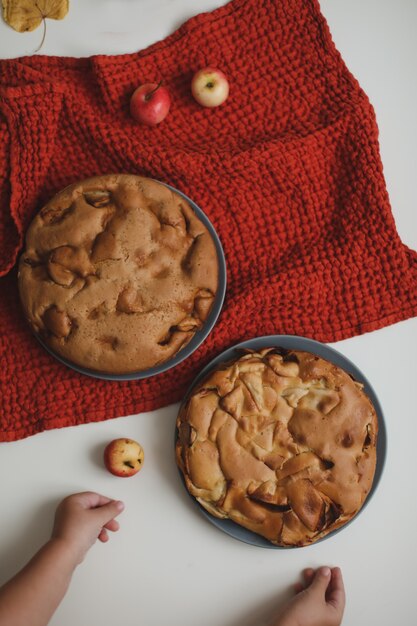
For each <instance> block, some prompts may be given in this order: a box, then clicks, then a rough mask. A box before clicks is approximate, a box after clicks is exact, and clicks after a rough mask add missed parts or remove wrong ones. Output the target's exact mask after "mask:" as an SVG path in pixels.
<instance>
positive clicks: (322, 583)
mask: <svg viewBox="0 0 417 626" xmlns="http://www.w3.org/2000/svg"><path fill="white" fill-rule="evenodd" d="M330 578H331V571H330V567H319V569H318V570H316V572H315V574H314V577H313V580H312V581H311V585H310V586H309V587H308V589H307V593H310V592H311V593H318V594H320V595H323V600H324V598H325V594H326V590H327V587H328V585H329V582H330Z"/></svg>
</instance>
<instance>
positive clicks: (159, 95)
mask: <svg viewBox="0 0 417 626" xmlns="http://www.w3.org/2000/svg"><path fill="white" fill-rule="evenodd" d="M170 106H171V97H170V95H169V91H168V89H167V88H166V87H163V86H162V84H161V83H159V84H156V83H146V84H145V85H141V86H140V87H138V88H137V89H136V90H135V91H134V92H133V95H132V97H131V98H130V114H131V116H132V117H133V118H134V119H135V120H136V121H137V122H142V124H147V125H148V126H156V125H157V124H160V123H161V122H162V120H164V119H165V118H166V116H167V115H168V111H169V107H170Z"/></svg>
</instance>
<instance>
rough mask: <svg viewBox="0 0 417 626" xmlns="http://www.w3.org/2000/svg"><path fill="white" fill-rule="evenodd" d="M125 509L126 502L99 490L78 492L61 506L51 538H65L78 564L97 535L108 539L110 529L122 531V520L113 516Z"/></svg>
mask: <svg viewBox="0 0 417 626" xmlns="http://www.w3.org/2000/svg"><path fill="white" fill-rule="evenodd" d="M123 509H124V504H123V502H119V501H116V500H111V499H110V498H106V497H105V496H101V495H99V494H98V493H94V492H91V491H86V492H84V493H75V494H73V495H71V496H68V497H67V498H65V499H64V500H62V502H61V503H60V504H59V505H58V508H57V510H56V513H55V522H54V528H53V531H52V539H59V540H63V541H64V542H65V544H66V546H67V547H68V548H69V549H70V550H71V551H72V553H73V555H74V558H75V560H76V563H77V564H78V563H81V561H82V560H83V559H84V557H85V555H86V553H87V551H88V550H89V549H90V548H91V546H92V545H93V544H94V543H95V541H96V539H97V538H98V539H100V541H102V542H106V541H108V539H109V536H108V533H107V531H108V530H110V531H112V532H114V531H116V530H119V523H118V522H117V521H116V520H115V519H114V518H115V517H117V515H119V514H120V513H121V512H122V511H123Z"/></svg>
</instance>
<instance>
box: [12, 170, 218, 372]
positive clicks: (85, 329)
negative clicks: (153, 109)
mask: <svg viewBox="0 0 417 626" xmlns="http://www.w3.org/2000/svg"><path fill="white" fill-rule="evenodd" d="M217 286H218V260H217V253H216V249H215V245H214V242H213V239H212V237H211V235H210V233H209V231H208V230H207V228H206V227H205V225H204V224H203V223H202V222H201V221H200V220H199V219H198V217H197V216H196V215H195V213H194V212H193V210H192V209H191V207H190V206H189V204H188V203H187V202H186V201H185V200H184V199H183V198H182V197H181V196H179V195H178V194H176V193H174V192H172V191H171V190H170V189H168V188H167V187H165V186H164V185H162V184H160V183H158V182H156V181H153V180H151V179H148V178H143V177H140V176H133V175H125V174H114V175H108V176H97V177H94V178H90V179H88V180H85V181H82V182H80V183H76V184H74V185H71V186H70V187H67V188H66V189H64V190H63V191H61V192H60V193H58V194H57V195H56V196H55V197H54V198H52V200H51V201H50V202H48V203H47V204H46V205H45V206H44V207H43V209H41V211H40V212H39V214H38V215H37V216H36V217H35V219H34V220H33V222H32V224H31V225H30V227H29V229H28V232H27V236H26V250H25V252H24V253H23V255H22V257H21V259H20V264H19V291H20V296H21V301H22V304H23V309H24V312H25V315H26V317H27V319H28V321H29V324H30V325H31V327H32V328H33V330H34V331H35V332H37V333H39V334H40V336H41V337H42V339H43V340H44V341H45V343H46V344H47V345H48V346H49V347H51V348H52V349H53V350H54V351H55V352H56V353H58V354H59V355H61V356H62V357H64V358H66V359H68V360H69V361H71V362H73V363H75V364H77V365H80V366H82V367H86V368H90V369H93V370H95V371H100V372H106V373H113V374H120V373H128V372H134V371H140V370H144V369H147V368H149V367H152V366H155V365H157V364H159V363H162V362H164V361H167V360H168V359H170V358H171V357H172V356H174V355H175V354H176V353H177V352H178V351H179V350H180V349H181V348H183V347H184V346H185V345H186V344H187V343H188V342H189V340H190V339H191V338H192V337H193V335H194V334H195V332H196V331H197V330H198V329H199V328H201V326H202V325H203V323H204V321H205V320H206V318H207V316H208V314H209V312H210V310H211V307H212V304H213V302H214V298H215V294H216V291H217Z"/></svg>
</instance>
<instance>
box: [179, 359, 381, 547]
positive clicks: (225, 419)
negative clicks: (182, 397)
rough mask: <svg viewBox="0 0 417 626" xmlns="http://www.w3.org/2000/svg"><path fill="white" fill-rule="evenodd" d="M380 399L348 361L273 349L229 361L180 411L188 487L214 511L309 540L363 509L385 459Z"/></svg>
mask: <svg viewBox="0 0 417 626" xmlns="http://www.w3.org/2000/svg"><path fill="white" fill-rule="evenodd" d="M377 431H378V425H377V417H376V413H375V410H374V407H373V405H372V403H371V401H370V400H369V398H368V397H367V395H366V394H365V392H364V391H363V388H362V385H361V384H359V383H358V382H356V381H355V380H353V379H352V378H351V376H349V374H347V373H346V372H345V371H344V370H342V369H341V368H339V367H337V366H336V365H334V364H332V363H330V362H329V361H326V360H325V359H322V358H320V357H318V356H315V355H313V354H311V353H309V352H300V351H292V350H289V351H288V350H283V349H279V348H270V349H264V350H260V351H259V352H249V353H246V354H244V355H243V356H242V357H241V358H239V359H237V360H236V361H234V362H230V363H227V364H224V365H222V366H221V367H220V368H219V369H217V370H216V371H214V372H213V373H211V374H210V375H209V376H208V377H207V378H206V380H204V381H203V382H202V383H200V384H199V385H198V386H197V388H196V389H194V390H193V391H192V392H191V395H190V396H189V398H188V399H187V401H186V403H185V404H184V406H183V407H182V408H181V410H180V413H179V416H178V419H177V432H178V436H177V445H176V455H177V462H178V465H179V467H180V469H181V471H182V473H183V475H184V479H185V484H186V486H187V489H188V491H189V492H190V494H192V495H193V496H194V497H195V498H196V499H197V500H198V502H199V503H200V504H201V505H202V506H203V507H204V508H205V509H206V510H207V511H208V512H209V513H211V514H212V515H214V516H216V517H219V518H229V519H231V520H233V521H234V522H237V523H238V524H240V525H241V526H244V527H245V528H247V529H249V530H251V531H253V532H255V533H258V534H259V535H262V536H263V537H265V538H266V539H268V540H269V541H271V542H272V543H274V544H276V545H279V546H304V545H308V544H310V543H312V542H314V541H316V540H317V539H320V538H321V537H323V536H325V535H326V534H328V533H330V532H331V531H333V530H335V529H336V528H339V527H340V526H342V525H344V524H346V522H348V521H349V520H350V519H351V518H352V517H353V516H354V515H355V514H356V513H357V512H358V511H359V509H360V508H361V506H362V505H363V503H364V501H365V498H366V496H367V494H368V493H369V490H370V488H371V486H372V481H373V477H374V473H375V466H376V439H377Z"/></svg>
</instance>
